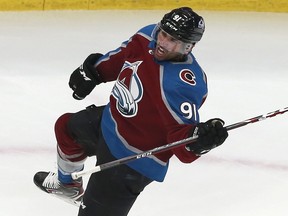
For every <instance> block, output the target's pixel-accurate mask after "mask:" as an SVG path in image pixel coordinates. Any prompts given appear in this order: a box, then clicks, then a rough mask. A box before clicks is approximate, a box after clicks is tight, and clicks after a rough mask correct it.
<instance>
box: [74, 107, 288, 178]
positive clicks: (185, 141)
mask: <svg viewBox="0 0 288 216" xmlns="http://www.w3.org/2000/svg"><path fill="white" fill-rule="evenodd" d="M285 112H288V107H286V108H283V109H279V110H276V111H274V112H269V113H267V114H263V115H259V116H256V117H254V118H250V119H247V120H245V121H241V122H238V123H235V124H231V125H228V126H226V129H227V130H228V131H229V130H233V129H236V128H239V127H243V126H245V125H247V124H251V123H255V122H258V121H262V120H266V119H267V118H272V117H274V116H276V115H279V114H283V113H285ZM197 138H198V137H197V136H194V137H189V138H186V139H182V140H179V141H176V142H172V143H168V144H166V145H163V146H160V147H157V148H154V149H151V150H148V151H144V152H141V153H139V154H136V155H131V156H128V157H125V158H121V159H118V160H114V161H111V162H108V163H105V164H101V165H98V166H95V167H93V168H92V169H90V170H83V171H80V172H74V173H72V174H71V176H72V178H73V179H78V178H80V177H82V176H84V175H88V174H92V173H96V172H100V171H102V170H105V169H109V168H112V167H115V166H119V165H121V164H126V163H128V162H130V161H134V160H138V159H140V158H145V157H149V156H150V155H155V154H157V153H160V152H164V151H168V150H170V149H173V148H176V147H180V146H182V145H186V144H189V143H192V142H195V141H196V140H197Z"/></svg>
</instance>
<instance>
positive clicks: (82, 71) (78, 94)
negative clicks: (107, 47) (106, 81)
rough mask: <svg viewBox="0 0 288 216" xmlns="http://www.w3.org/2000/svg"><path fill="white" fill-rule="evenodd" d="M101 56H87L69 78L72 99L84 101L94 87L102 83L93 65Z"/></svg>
mask: <svg viewBox="0 0 288 216" xmlns="http://www.w3.org/2000/svg"><path fill="white" fill-rule="evenodd" d="M102 56H103V55H102V54H100V53H96V54H91V55H89V56H88V57H87V58H86V60H85V61H84V63H83V64H82V65H81V66H80V67H78V68H77V69H76V70H74V71H73V73H72V74H71V76H70V80H69V86H70V88H71V89H72V90H73V98H75V99H77V100H82V99H84V98H85V97H86V96H87V95H88V94H90V93H91V91H92V90H93V89H94V88H95V86H96V85H98V84H100V83H101V82H102V79H101V77H100V76H99V74H98V72H97V71H96V69H95V67H94V64H95V63H96V61H97V60H98V59H99V58H101V57H102Z"/></svg>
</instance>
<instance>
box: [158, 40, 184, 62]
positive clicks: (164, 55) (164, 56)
mask: <svg viewBox="0 0 288 216" xmlns="http://www.w3.org/2000/svg"><path fill="white" fill-rule="evenodd" d="M153 54H154V57H155V58H156V59H157V60H158V61H165V60H166V61H169V60H174V61H179V60H180V59H182V58H183V54H181V53H178V52H172V51H168V50H167V49H165V48H164V47H162V46H160V45H159V44H157V45H156V47H155V49H154V52H153Z"/></svg>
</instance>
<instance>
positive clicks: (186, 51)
mask: <svg viewBox="0 0 288 216" xmlns="http://www.w3.org/2000/svg"><path fill="white" fill-rule="evenodd" d="M194 46H195V43H192V44H186V47H185V54H186V55H187V54H188V53H189V52H191V51H192V49H193V47H194Z"/></svg>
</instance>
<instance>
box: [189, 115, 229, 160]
mask: <svg viewBox="0 0 288 216" xmlns="http://www.w3.org/2000/svg"><path fill="white" fill-rule="evenodd" d="M223 125H224V121H223V120H221V119H219V118H214V119H210V120H208V121H207V122H204V123H199V124H197V126H196V127H195V129H194V131H193V134H192V136H195V135H197V136H198V138H197V141H196V142H194V143H191V144H188V145H186V148H187V150H189V151H193V152H194V153H195V154H196V155H202V154H205V153H207V152H209V151H210V150H211V149H213V148H216V147H217V146H220V145H221V144H222V143H223V142H224V141H225V140H226V138H227V137H228V132H227V129H226V128H225V127H223Z"/></svg>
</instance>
